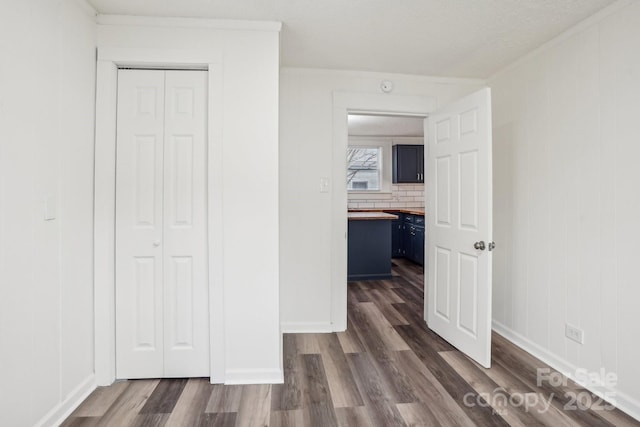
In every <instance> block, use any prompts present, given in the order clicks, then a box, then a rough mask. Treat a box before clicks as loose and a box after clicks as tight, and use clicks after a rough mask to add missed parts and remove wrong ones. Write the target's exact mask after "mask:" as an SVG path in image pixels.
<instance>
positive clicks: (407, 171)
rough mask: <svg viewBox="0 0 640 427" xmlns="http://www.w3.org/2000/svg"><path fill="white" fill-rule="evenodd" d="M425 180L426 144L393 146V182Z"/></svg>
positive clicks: (419, 181)
mask: <svg viewBox="0 0 640 427" xmlns="http://www.w3.org/2000/svg"><path fill="white" fill-rule="evenodd" d="M423 182H424V145H405V144H398V145H394V146H393V183H394V184H403V183H423Z"/></svg>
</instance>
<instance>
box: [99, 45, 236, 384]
mask: <svg viewBox="0 0 640 427" xmlns="http://www.w3.org/2000/svg"><path fill="white" fill-rule="evenodd" d="M123 67H130V68H159V69H167V68H170V69H201V70H207V74H208V85H207V87H208V92H207V107H208V111H207V228H208V231H207V245H208V256H207V259H208V281H209V331H210V332H209V360H210V362H209V363H210V376H211V377H210V378H211V382H212V383H216V382H224V372H225V358H224V342H225V336H224V312H223V309H224V305H223V301H224V292H223V290H224V288H223V270H222V269H223V263H222V239H219V238H216V237H218V236H221V235H222V232H223V220H222V170H223V164H222V109H223V108H222V105H223V104H222V96H223V75H222V54H221V53H220V52H212V51H211V49H128V48H98V54H97V64H96V111H95V116H96V122H95V126H96V127H95V180H94V227H93V228H94V236H93V238H94V241H93V249H94V265H93V267H94V268H93V271H94V273H93V281H94V334H95V335H94V342H95V346H94V359H95V377H96V384H97V385H100V386H103V385H110V384H112V383H113V382H114V381H115V379H116V355H115V351H116V347H115V194H116V193H115V192H116V188H115V184H116V180H115V173H116V108H117V99H116V98H117V81H118V68H123Z"/></svg>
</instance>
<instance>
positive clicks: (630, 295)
mask: <svg viewBox="0 0 640 427" xmlns="http://www.w3.org/2000/svg"><path fill="white" fill-rule="evenodd" d="M490 86H491V87H492V89H493V120H494V133H493V135H494V227H495V228H494V229H495V235H494V239H495V241H496V242H497V249H496V251H495V252H494V260H495V265H494V282H493V283H494V284H493V286H494V298H493V314H494V324H495V326H496V328H497V329H498V330H499V331H500V332H501V333H503V334H506V335H507V336H509V337H510V338H512V339H513V340H514V341H515V342H516V343H519V344H520V345H522V346H524V347H525V348H526V349H528V350H530V351H531V352H533V353H534V354H536V355H538V356H541V357H542V358H544V359H545V360H547V361H550V362H552V363H553V364H554V365H555V366H556V367H558V368H561V369H565V370H567V371H569V373H574V372H575V369H576V368H583V369H587V370H589V371H590V372H593V371H598V370H599V369H600V368H604V369H606V371H607V372H613V373H616V374H617V375H618V384H617V387H616V388H615V389H614V392H615V398H616V401H617V402H618V404H619V405H620V407H621V408H623V409H626V410H628V411H630V412H632V413H633V414H634V415H635V416H636V417H639V416H640V404H639V402H640V365H639V364H638V356H639V355H640V342H639V341H638V325H639V324H640V317H639V316H638V313H639V312H640V311H639V310H638V301H640V286H639V284H640V281H639V274H638V270H637V266H638V255H637V254H638V249H637V248H638V242H640V167H639V166H638V165H639V160H640V144H639V137H638V118H639V117H640V97H639V96H638V94H639V93H640V4H638V3H634V4H631V5H629V6H627V7H625V8H623V9H622V10H619V11H617V12H615V13H613V14H612V15H610V16H608V17H605V18H604V19H602V20H600V21H598V22H595V23H593V24H592V25H584V28H581V29H578V30H575V31H573V32H572V33H571V34H570V35H568V36H565V37H563V38H562V39H561V40H559V41H556V42H555V43H553V44H552V45H550V46H549V47H548V48H545V49H542V50H541V51H539V52H536V53H534V54H532V55H531V56H529V57H528V58H525V59H524V60H522V61H520V62H519V63H517V64H515V65H514V66H512V67H511V68H509V69H507V70H506V71H504V72H502V73H500V74H499V75H497V76H496V77H494V78H492V79H491V81H490ZM565 323H570V324H572V325H575V326H577V327H579V328H581V329H583V330H584V345H580V344H577V343H575V342H573V341H570V340H568V339H567V338H565V335H564V334H565V329H564V328H565Z"/></svg>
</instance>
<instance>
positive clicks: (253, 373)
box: [224, 369, 284, 385]
mask: <svg viewBox="0 0 640 427" xmlns="http://www.w3.org/2000/svg"><path fill="white" fill-rule="evenodd" d="M224 383H225V384H227V385H234V384H282V383H284V373H283V371H282V370H281V369H228V370H227V371H226V375H225V381H224Z"/></svg>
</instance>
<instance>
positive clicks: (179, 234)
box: [116, 70, 209, 378]
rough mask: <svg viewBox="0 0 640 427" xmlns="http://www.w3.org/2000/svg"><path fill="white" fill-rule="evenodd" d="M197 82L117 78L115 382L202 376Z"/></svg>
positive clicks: (205, 343) (203, 279)
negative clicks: (119, 380) (126, 379)
mask: <svg viewBox="0 0 640 427" xmlns="http://www.w3.org/2000/svg"><path fill="white" fill-rule="evenodd" d="M206 94H207V73H206V72H204V71H191V70H184V71H173V70H171V71H170V70H119V71H118V102H117V154H116V156H117V159H116V376H117V377H118V378H160V377H206V376H209V309H208V307H209V300H208V286H207V241H206V236H207V216H206V213H207V199H206V175H207V174H206V170H207V165H206V139H207V137H206V135H207V120H206V116H207V97H206Z"/></svg>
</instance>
